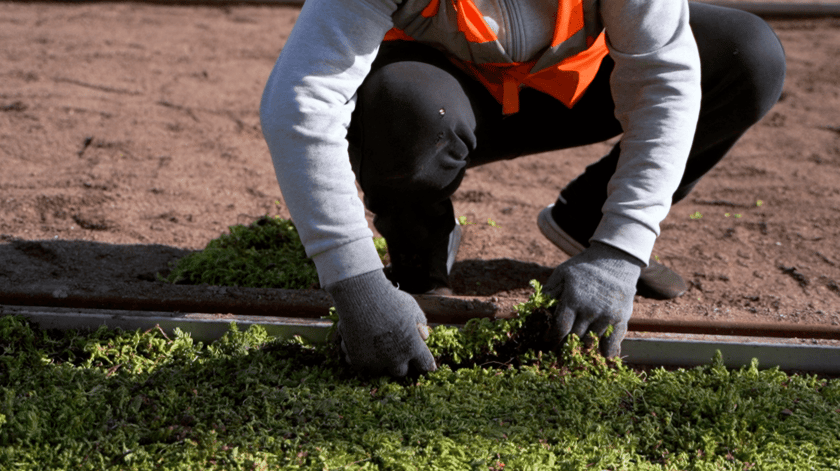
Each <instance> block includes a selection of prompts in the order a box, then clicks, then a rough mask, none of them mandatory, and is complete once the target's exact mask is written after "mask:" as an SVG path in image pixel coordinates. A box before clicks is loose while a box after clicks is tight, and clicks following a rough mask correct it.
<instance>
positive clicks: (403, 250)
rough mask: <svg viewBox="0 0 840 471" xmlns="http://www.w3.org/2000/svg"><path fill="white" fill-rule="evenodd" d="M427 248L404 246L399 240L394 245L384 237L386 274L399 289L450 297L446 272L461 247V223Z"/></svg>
mask: <svg viewBox="0 0 840 471" xmlns="http://www.w3.org/2000/svg"><path fill="white" fill-rule="evenodd" d="M440 239H441V240H439V241H433V242H432V243H431V244H430V245H431V246H430V247H426V248H425V249H418V248H417V247H411V248H409V247H406V246H405V245H409V244H404V245H401V244H400V243H399V241H397V240H394V244H392V242H391V241H390V240H388V239H387V238H386V242H387V243H388V255H389V256H390V258H391V263H390V264H389V265H388V266H387V267H385V276H387V277H388V279H389V280H391V282H392V283H394V285H395V286H397V287H398V288H399V289H401V290H403V291H405V292H407V293H411V294H435V295H440V296H451V295H452V288H451V286H450V284H449V273H450V272H451V271H452V266H453V265H454V264H455V257H456V256H457V255H458V248H459V247H460V246H461V226H459V225H458V224H457V223H456V224H455V227H454V228H453V229H452V231H451V232H450V233H449V234H448V235H447V234H443V237H442V238H440Z"/></svg>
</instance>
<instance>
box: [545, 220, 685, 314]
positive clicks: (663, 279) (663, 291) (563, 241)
mask: <svg viewBox="0 0 840 471" xmlns="http://www.w3.org/2000/svg"><path fill="white" fill-rule="evenodd" d="M553 207H554V205H553V204H552V205H549V206H548V207H546V208H544V209H543V210H542V211H540V215H539V217H538V218H537V225H538V226H539V228H540V232H542V234H543V235H544V236H545V237H546V238H547V239H548V240H550V241H551V243H553V244H554V245H556V246H557V248H559V249H560V250H562V251H563V252H565V253H566V254H568V255H569V256H573V255H577V254H579V253H581V252H583V250H584V249H585V248H586V246H587V244H588V242H587V241H583V242H581V241H580V240H578V239H579V238H580V236H578V237H577V238H576V237H574V236H573V235H570V233H569V232H568V231H565V230H563V229H562V228H561V227H560V226H559V225H558V224H557V221H555V219H554V217H553V216H552V208H553ZM687 289H688V286H687V285H686V283H685V280H683V279H682V277H681V276H680V275H679V274H677V273H676V272H675V271H673V270H671V269H670V268H668V267H666V266H665V265H662V264H661V263H659V262H657V261H656V260H654V259H653V258H651V259H650V262H649V264H648V266H647V267H644V268H642V274H641V276H640V277H639V282H638V283H637V284H636V294H638V295H639V296H644V297H646V298H652V299H674V298H676V297H679V296H682V295H683V293H685V292H686V290H687Z"/></svg>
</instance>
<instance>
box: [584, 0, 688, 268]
mask: <svg viewBox="0 0 840 471" xmlns="http://www.w3.org/2000/svg"><path fill="white" fill-rule="evenodd" d="M601 17H602V21H603V22H604V28H605V31H606V35H607V47H608V48H609V51H610V56H611V57H612V58H613V59H614V61H615V68H614V70H613V73H612V76H611V78H610V85H611V89H612V94H613V99H614V101H615V115H616V118H617V119H618V120H619V122H620V123H621V126H622V128H623V130H624V135H623V137H622V139H621V155H620V157H619V160H618V166H617V169H616V172H615V174H614V176H613V177H612V179H611V180H610V183H609V185H608V188H607V194H608V197H607V201H606V203H605V204H604V207H603V208H602V209H603V213H604V217H603V218H602V220H601V224H600V225H599V226H598V228H597V229H596V231H595V234H594V236H593V240H597V241H599V242H603V243H607V244H609V245H612V246H615V247H617V248H620V249H622V250H624V251H626V252H628V253H630V254H631V255H633V256H635V257H637V258H639V259H640V260H642V261H643V262H645V263H647V261H648V259H649V258H650V254H651V252H652V251H653V244H654V242H655V240H656V237H657V236H658V235H659V223H660V222H661V221H662V220H663V219H665V217H666V216H667V214H668V211H669V210H670V208H671V198H672V195H673V193H674V191H676V189H677V186H678V185H679V182H680V180H681V179H682V176H683V173H684V170H685V164H686V160H687V158H688V153H689V151H690V149H691V144H692V142H693V140H694V132H695V129H696V126H697V118H698V115H699V112H700V95H701V92H700V57H699V54H698V51H697V44H696V42H695V40H694V36H693V34H692V32H691V28H690V26H689V23H688V2H687V0H603V1H602V3H601Z"/></svg>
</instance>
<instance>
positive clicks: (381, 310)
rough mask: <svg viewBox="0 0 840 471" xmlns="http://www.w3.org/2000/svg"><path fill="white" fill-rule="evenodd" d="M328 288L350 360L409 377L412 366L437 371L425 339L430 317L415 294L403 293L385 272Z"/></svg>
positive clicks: (373, 369) (360, 366) (371, 369)
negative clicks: (414, 296)
mask: <svg viewBox="0 0 840 471" xmlns="http://www.w3.org/2000/svg"><path fill="white" fill-rule="evenodd" d="M324 289H326V291H327V292H328V293H329V294H330V296H332V298H333V301H334V302H335V308H336V311H337V312H338V318H339V321H338V333H339V335H341V348H342V350H343V351H344V353H345V355H346V358H347V362H348V363H350V364H351V365H353V367H354V368H356V369H359V370H362V371H365V372H367V373H370V374H380V373H382V372H383V371H384V372H386V373H388V374H390V375H392V376H405V375H406V374H407V373H408V368H409V365H412V366H414V367H415V368H416V369H417V370H419V371H420V372H426V371H434V370H435V369H436V368H437V367H436V366H435V359H434V357H432V353H431V352H430V351H429V348H428V347H427V346H426V343H425V342H424V340H426V338H428V336H429V330H428V327H426V315H425V314H423V311H422V310H420V306H418V305H417V301H415V300H414V298H413V297H411V295H410V294H408V293H405V292H403V291H400V290H399V289H397V288H395V287H394V285H392V284H391V282H390V281H388V279H387V278H385V274H384V273H382V271H381V270H375V271H372V272H369V273H364V274H362V275H357V276H354V277H352V278H347V279H345V280H341V281H338V282H336V283H332V284H331V285H329V286H326V287H325V288H324Z"/></svg>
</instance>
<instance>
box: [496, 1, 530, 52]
mask: <svg viewBox="0 0 840 471" xmlns="http://www.w3.org/2000/svg"><path fill="white" fill-rule="evenodd" d="M519 1H521V0H499V3H501V4H502V8H503V9H504V13H505V15H506V16H507V18H506V20H507V24H508V29H507V34H508V38H510V40H509V42H510V51H507V52H508V56H509V57H510V58H511V60H512V61H514V62H519V61H520V60H521V59H522V57H521V56H522V50H521V49H522V42H523V40H522V35H523V34H524V31H522V15H520V14H519V10H518V8H519V7H518V2H519Z"/></svg>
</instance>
